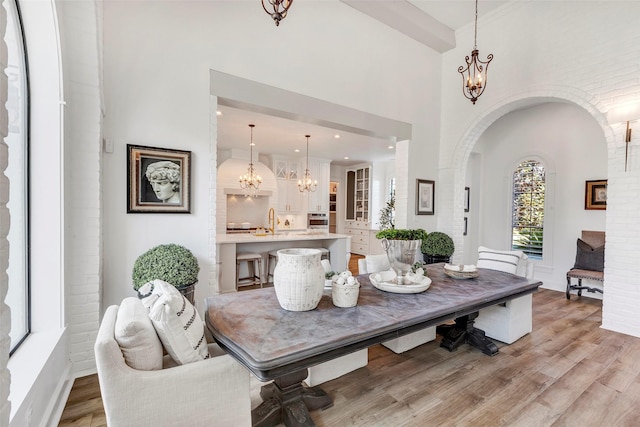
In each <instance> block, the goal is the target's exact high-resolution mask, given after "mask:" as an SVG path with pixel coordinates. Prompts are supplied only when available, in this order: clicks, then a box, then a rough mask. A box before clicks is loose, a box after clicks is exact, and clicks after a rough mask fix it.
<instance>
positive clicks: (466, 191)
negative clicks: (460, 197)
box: [464, 187, 470, 212]
mask: <svg viewBox="0 0 640 427" xmlns="http://www.w3.org/2000/svg"><path fill="white" fill-rule="evenodd" d="M469 192H470V190H469V187H464V211H465V212H469Z"/></svg>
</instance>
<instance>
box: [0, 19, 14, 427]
mask: <svg viewBox="0 0 640 427" xmlns="http://www.w3.org/2000/svg"><path fill="white" fill-rule="evenodd" d="M6 27H7V12H6V10H5V9H4V8H3V7H0V34H4V33H5V30H6ZM6 66H7V45H6V44H5V42H4V38H3V39H2V40H0V67H1V68H2V69H3V70H4V69H5V68H6ZM6 102H7V75H6V74H5V73H0V104H1V105H5V103H6ZM7 120H8V119H7V110H6V108H2V109H0V425H3V426H6V425H9V415H10V413H11V403H10V402H9V384H10V383H11V373H10V372H9V370H8V369H7V364H8V363H9V348H10V346H11V340H10V339H9V331H10V330H11V312H10V311H9V307H8V306H7V305H6V304H5V297H6V296H7V292H8V290H9V277H8V276H7V268H9V241H8V240H7V235H8V234H9V209H8V208H7V203H8V202H9V180H8V178H7V176H6V175H5V174H4V171H5V170H6V169H7V163H8V156H9V147H8V146H7V144H6V143H5V142H4V138H5V137H6V136H7V129H8V124H7Z"/></svg>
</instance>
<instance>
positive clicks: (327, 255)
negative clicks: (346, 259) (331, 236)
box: [318, 248, 331, 261]
mask: <svg viewBox="0 0 640 427" xmlns="http://www.w3.org/2000/svg"><path fill="white" fill-rule="evenodd" d="M318 249H320V252H322V253H321V254H320V259H326V260H329V261H331V252H330V251H329V249H327V248H318Z"/></svg>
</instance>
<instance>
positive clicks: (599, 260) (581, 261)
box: [573, 239, 604, 271]
mask: <svg viewBox="0 0 640 427" xmlns="http://www.w3.org/2000/svg"><path fill="white" fill-rule="evenodd" d="M577 246H578V248H577V250H576V263H575V265H574V266H573V268H579V269H580V270H591V271H604V245H602V246H600V247H597V248H594V247H592V246H591V245H589V244H588V243H587V242H585V241H584V240H582V239H578V242H577Z"/></svg>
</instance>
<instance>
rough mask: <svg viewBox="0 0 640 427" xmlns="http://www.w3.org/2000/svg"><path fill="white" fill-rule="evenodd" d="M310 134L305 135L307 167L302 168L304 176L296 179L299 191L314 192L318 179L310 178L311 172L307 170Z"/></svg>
mask: <svg viewBox="0 0 640 427" xmlns="http://www.w3.org/2000/svg"><path fill="white" fill-rule="evenodd" d="M310 137H311V135H305V138H307V168H306V169H305V170H304V176H303V177H302V179H301V180H298V190H300V192H301V193H304V192H305V191H306V192H309V193H311V192H314V191H316V187H317V186H318V180H314V179H313V178H311V172H309V138H310Z"/></svg>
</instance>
